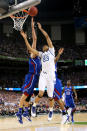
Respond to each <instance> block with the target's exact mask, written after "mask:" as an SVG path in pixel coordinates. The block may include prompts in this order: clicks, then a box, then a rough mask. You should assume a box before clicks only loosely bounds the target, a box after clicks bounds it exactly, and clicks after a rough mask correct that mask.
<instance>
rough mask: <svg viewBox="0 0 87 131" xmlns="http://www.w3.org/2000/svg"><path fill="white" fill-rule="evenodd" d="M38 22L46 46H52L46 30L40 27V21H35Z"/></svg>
mask: <svg viewBox="0 0 87 131" xmlns="http://www.w3.org/2000/svg"><path fill="white" fill-rule="evenodd" d="M37 24H38V28H39V29H40V31H41V32H42V33H43V35H44V36H45V38H46V40H47V43H48V46H49V47H50V48H53V44H52V41H51V39H50V37H49V35H48V34H47V32H46V31H45V30H44V29H43V28H42V26H41V24H40V23H37Z"/></svg>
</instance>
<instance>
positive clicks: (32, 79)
mask: <svg viewBox="0 0 87 131" xmlns="http://www.w3.org/2000/svg"><path fill="white" fill-rule="evenodd" d="M31 24H32V38H33V44H32V48H33V49H36V43H37V37H36V33H35V29H34V21H33V18H32V22H31ZM21 35H22V34H21ZM25 44H26V42H25ZM26 46H27V44H26ZM27 49H28V46H27ZM40 70H41V60H40V58H39V57H38V56H37V55H34V54H32V53H30V58H29V72H28V74H27V75H26V76H25V81H24V85H23V86H22V92H23V95H22V97H21V99H20V103H19V111H18V112H17V114H16V116H17V118H18V121H19V122H20V123H21V124H23V120H22V116H23V117H25V118H27V119H28V120H29V121H31V119H30V116H29V112H28V106H29V99H30V97H31V95H32V94H33V91H34V87H35V85H36V84H37V82H38V79H39V75H40ZM27 99H28V101H27ZM23 108H24V113H22V110H23Z"/></svg>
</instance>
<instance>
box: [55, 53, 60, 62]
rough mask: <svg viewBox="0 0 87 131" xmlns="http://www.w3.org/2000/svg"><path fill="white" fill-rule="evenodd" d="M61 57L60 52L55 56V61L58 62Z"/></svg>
mask: <svg viewBox="0 0 87 131" xmlns="http://www.w3.org/2000/svg"><path fill="white" fill-rule="evenodd" d="M59 59H60V54H59V53H58V55H57V56H56V58H55V63H56V62H58V60H59Z"/></svg>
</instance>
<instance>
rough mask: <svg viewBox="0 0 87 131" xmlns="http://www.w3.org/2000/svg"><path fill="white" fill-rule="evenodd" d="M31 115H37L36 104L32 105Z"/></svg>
mask: <svg viewBox="0 0 87 131" xmlns="http://www.w3.org/2000/svg"><path fill="white" fill-rule="evenodd" d="M31 115H32V117H35V116H36V107H35V106H32V108H31Z"/></svg>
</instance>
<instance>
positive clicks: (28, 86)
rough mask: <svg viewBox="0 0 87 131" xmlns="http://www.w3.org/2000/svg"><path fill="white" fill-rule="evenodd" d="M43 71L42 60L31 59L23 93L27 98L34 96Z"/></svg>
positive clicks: (37, 58)
mask: <svg viewBox="0 0 87 131" xmlns="http://www.w3.org/2000/svg"><path fill="white" fill-rule="evenodd" d="M40 70H41V60H40V58H39V57H35V58H29V73H28V74H27V75H26V76H25V81H24V85H23V86H22V91H23V93H24V94H25V95H26V96H29V95H32V94H33V90H34V87H35V86H36V84H37V83H38V80H39V75H40Z"/></svg>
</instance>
